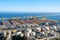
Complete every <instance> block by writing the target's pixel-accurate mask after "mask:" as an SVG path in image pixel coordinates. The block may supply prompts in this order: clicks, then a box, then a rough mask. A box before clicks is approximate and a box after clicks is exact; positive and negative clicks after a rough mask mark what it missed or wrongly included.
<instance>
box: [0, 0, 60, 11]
mask: <svg viewBox="0 0 60 40" xmlns="http://www.w3.org/2000/svg"><path fill="white" fill-rule="evenodd" d="M0 12H60V0H0Z"/></svg>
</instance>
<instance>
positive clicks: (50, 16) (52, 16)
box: [0, 12, 60, 25]
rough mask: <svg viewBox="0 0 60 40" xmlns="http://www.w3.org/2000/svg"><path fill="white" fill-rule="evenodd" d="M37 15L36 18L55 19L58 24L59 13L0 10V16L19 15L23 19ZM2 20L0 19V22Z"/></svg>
mask: <svg viewBox="0 0 60 40" xmlns="http://www.w3.org/2000/svg"><path fill="white" fill-rule="evenodd" d="M30 16H32V17H38V19H42V17H45V18H46V19H49V20H57V21H59V22H58V23H57V24H59V25H60V13H54V12H53V13H51V12H50V13H44V12H43V13H41V12H39V13H38V12H0V18H8V19H10V18H13V17H20V18H21V19H24V17H25V19H26V18H28V17H30ZM1 21H2V20H1V19H0V22H1Z"/></svg>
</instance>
